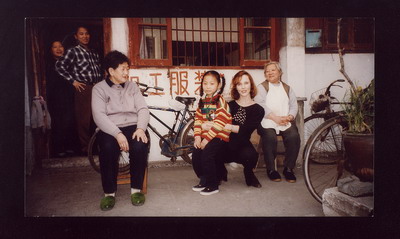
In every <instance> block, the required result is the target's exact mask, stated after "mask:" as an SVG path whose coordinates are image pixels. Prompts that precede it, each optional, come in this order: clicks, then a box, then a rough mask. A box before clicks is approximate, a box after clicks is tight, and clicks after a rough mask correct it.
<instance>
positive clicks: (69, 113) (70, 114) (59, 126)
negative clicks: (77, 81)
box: [48, 83, 77, 154]
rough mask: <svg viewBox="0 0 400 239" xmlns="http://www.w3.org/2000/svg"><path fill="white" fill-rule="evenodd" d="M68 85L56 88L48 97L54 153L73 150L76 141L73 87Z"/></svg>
mask: <svg viewBox="0 0 400 239" xmlns="http://www.w3.org/2000/svg"><path fill="white" fill-rule="evenodd" d="M66 84H69V83H66ZM68 87H69V88H67V87H65V86H63V88H62V90H58V89H57V91H55V92H52V94H51V96H49V97H48V98H49V104H48V105H49V112H50V116H51V138H52V149H53V153H55V154H57V153H65V151H66V150H74V149H75V145H76V143H77V142H76V141H77V139H76V138H75V137H76V132H75V118H74V114H75V113H74V98H73V97H74V91H73V90H74V89H72V88H71V87H72V86H70V85H68ZM49 90H54V89H49Z"/></svg>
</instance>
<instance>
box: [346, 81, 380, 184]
mask: <svg viewBox="0 0 400 239" xmlns="http://www.w3.org/2000/svg"><path fill="white" fill-rule="evenodd" d="M374 84H375V82H374V80H372V81H371V83H370V84H369V85H368V86H367V87H366V88H365V89H362V88H361V87H356V88H355V89H351V90H350V92H349V93H348V94H347V99H346V102H347V104H344V105H343V108H344V116H345V118H346V121H347V123H348V126H347V128H346V129H345V131H344V134H343V144H344V147H345V150H346V156H347V159H348V160H349V164H350V168H351V170H352V172H353V173H354V174H355V175H356V176H357V177H358V178H360V180H361V181H373V174H374V171H373V154H374V94H375V93H374V92H375V91H374Z"/></svg>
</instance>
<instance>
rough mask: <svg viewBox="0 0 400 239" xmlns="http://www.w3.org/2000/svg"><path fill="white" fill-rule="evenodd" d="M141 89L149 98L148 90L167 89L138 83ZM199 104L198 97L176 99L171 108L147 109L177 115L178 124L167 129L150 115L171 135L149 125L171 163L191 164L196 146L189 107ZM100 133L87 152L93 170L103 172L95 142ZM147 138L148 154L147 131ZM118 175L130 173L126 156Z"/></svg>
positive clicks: (94, 137)
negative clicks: (178, 160) (182, 161)
mask: <svg viewBox="0 0 400 239" xmlns="http://www.w3.org/2000/svg"><path fill="white" fill-rule="evenodd" d="M138 85H139V86H141V87H144V88H141V89H140V90H141V92H142V95H143V96H145V97H147V96H148V93H147V91H148V90H149V89H154V90H158V91H163V90H164V89H163V88H161V87H155V86H148V85H146V84H143V83H138ZM195 101H196V98H195V97H182V96H176V97H175V101H172V102H170V103H172V105H171V107H157V106H148V108H149V110H158V111H167V112H172V113H174V114H175V120H174V123H173V126H172V127H170V126H168V125H167V124H166V123H165V122H163V121H162V120H161V119H160V118H159V117H157V116H156V115H155V114H154V113H152V112H151V111H150V117H151V118H153V119H155V120H156V121H157V122H159V123H161V125H162V126H164V127H165V128H166V129H168V133H167V134H166V135H161V134H160V132H159V131H158V130H157V129H156V128H155V127H154V126H152V125H151V124H150V123H149V124H148V128H149V129H150V130H151V131H152V132H153V133H154V134H155V135H156V136H158V138H159V139H160V141H159V145H160V148H161V154H162V155H164V156H166V157H169V158H170V160H171V161H172V162H175V161H176V159H177V157H178V156H180V157H181V158H182V159H183V160H184V161H185V162H187V163H190V164H191V163H192V159H191V154H192V152H193V148H194V146H193V143H194V130H193V126H194V113H195V111H194V110H190V109H189V108H190V105H193V103H194V102H195ZM98 131H99V129H96V131H95V133H94V134H93V135H92V137H91V139H90V142H89V148H88V159H89V162H90V165H91V166H92V167H93V169H94V170H96V171H97V172H100V166H99V158H98V155H97V154H96V152H98V145H97V142H96V135H97V132H98ZM146 136H147V138H148V140H149V147H148V148H149V152H150V147H151V146H150V142H151V138H150V134H149V132H148V130H146ZM118 163H119V173H125V172H127V171H129V160H128V159H124V156H123V154H121V155H120V158H119V161H118Z"/></svg>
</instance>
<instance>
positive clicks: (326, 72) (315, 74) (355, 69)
mask: <svg viewBox="0 0 400 239" xmlns="http://www.w3.org/2000/svg"><path fill="white" fill-rule="evenodd" d="M343 60H344V66H345V71H346V73H347V75H348V76H349V77H350V79H351V80H352V81H353V82H354V84H356V85H357V86H362V87H365V86H367V85H368V84H369V83H370V82H371V80H372V79H373V78H374V74H375V71H374V67H375V59H374V54H349V53H348V54H345V55H344V58H343ZM305 61H306V64H305V65H306V85H305V86H306V87H305V90H306V97H307V102H306V103H305V105H304V114H305V117H307V116H309V115H310V114H311V113H310V107H309V104H308V102H309V100H310V95H311V94H312V93H313V92H315V91H317V90H320V89H322V88H325V87H327V86H328V85H329V83H331V82H332V81H334V80H336V79H345V78H344V76H343V75H342V74H341V73H340V72H339V69H340V60H339V55H338V54H336V53H335V54H306V57H305ZM340 84H341V85H342V86H343V88H339V87H334V88H332V95H333V96H335V97H337V98H338V99H339V100H343V97H344V96H345V92H346V90H347V89H349V87H350V86H349V84H348V83H347V82H343V83H340Z"/></svg>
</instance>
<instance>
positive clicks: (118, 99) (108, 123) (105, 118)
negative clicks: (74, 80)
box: [92, 51, 150, 210]
mask: <svg viewBox="0 0 400 239" xmlns="http://www.w3.org/2000/svg"><path fill="white" fill-rule="evenodd" d="M104 68H105V70H106V71H107V77H106V78H105V79H104V80H103V81H101V82H99V83H97V84H96V85H95V86H94V87H93V93H92V113H93V119H94V122H95V123H96V125H97V127H98V128H99V129H100V131H99V133H98V136H97V139H98V144H99V148H100V151H99V160H100V172H101V181H102V186H103V190H104V194H105V196H104V198H103V199H102V200H101V202H100V208H101V210H110V209H112V208H113V207H114V204H115V192H116V191H117V176H118V158H119V155H120V153H121V151H125V152H129V160H130V174H131V202H132V204H133V205H135V206H140V205H143V204H144V201H145V197H144V194H143V193H142V192H141V190H142V185H143V180H144V174H145V169H146V166H147V153H148V139H147V137H146V134H145V131H146V128H147V124H148V122H149V119H150V114H149V110H148V107H147V104H146V102H145V100H144V97H143V96H142V94H141V92H140V89H139V87H138V86H137V84H136V83H135V82H132V81H128V77H129V59H128V58H127V57H126V56H125V55H124V54H122V53H121V52H118V51H112V52H110V53H108V54H107V55H106V56H105V58H104Z"/></svg>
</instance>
